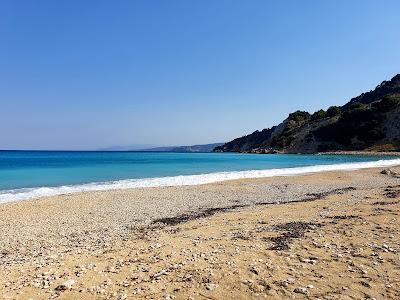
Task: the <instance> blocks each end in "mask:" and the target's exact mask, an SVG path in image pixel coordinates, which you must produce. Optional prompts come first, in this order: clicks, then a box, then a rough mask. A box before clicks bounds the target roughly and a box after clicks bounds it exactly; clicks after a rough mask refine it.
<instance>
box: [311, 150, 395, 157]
mask: <svg viewBox="0 0 400 300" xmlns="http://www.w3.org/2000/svg"><path fill="white" fill-rule="evenodd" d="M317 154H318V155H364V156H400V152H395V151H393V152H376V151H328V152H318V153H317Z"/></svg>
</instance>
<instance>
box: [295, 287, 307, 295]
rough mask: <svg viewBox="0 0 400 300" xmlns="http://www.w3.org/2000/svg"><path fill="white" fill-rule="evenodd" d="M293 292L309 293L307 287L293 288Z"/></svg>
mask: <svg viewBox="0 0 400 300" xmlns="http://www.w3.org/2000/svg"><path fill="white" fill-rule="evenodd" d="M293 292H295V293H298V294H304V295H305V294H307V289H306V288H303V287H297V288H295V289H294V290H293Z"/></svg>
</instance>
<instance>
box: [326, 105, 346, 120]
mask: <svg viewBox="0 0 400 300" xmlns="http://www.w3.org/2000/svg"><path fill="white" fill-rule="evenodd" d="M341 112H342V109H341V108H340V107H339V106H331V107H329V108H328V110H327V111H326V116H327V117H328V118H332V117H335V116H338V115H340V113H341Z"/></svg>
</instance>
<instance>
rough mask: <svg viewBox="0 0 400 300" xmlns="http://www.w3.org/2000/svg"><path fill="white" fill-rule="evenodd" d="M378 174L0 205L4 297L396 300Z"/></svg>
mask: <svg viewBox="0 0 400 300" xmlns="http://www.w3.org/2000/svg"><path fill="white" fill-rule="evenodd" d="M391 170H393V172H394V173H388V174H381V171H382V168H374V169H366V170H358V171H337V172H324V173H316V174H310V175H302V176H294V177H272V178H264V179H246V180H235V181H226V182H221V183H214V184H207V185H199V186H182V187H163V188H143V189H130V190H113V191H99V192H87V193H77V194H70V195H61V196H55V197H47V198H41V199H34V200H27V201H19V202H12V203H5V204H2V205H0V228H1V231H0V297H1V298H3V299H49V298H58V299H293V298H295V299H307V298H308V299H399V298H400V281H399V279H398V278H400V254H399V253H400V235H399V229H400V221H399V217H398V215H399V212H400V206H399V204H400V178H399V177H398V175H396V174H395V173H399V172H400V168H399V167H394V168H391Z"/></svg>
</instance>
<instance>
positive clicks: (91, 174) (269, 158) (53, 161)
mask: <svg viewBox="0 0 400 300" xmlns="http://www.w3.org/2000/svg"><path fill="white" fill-rule="evenodd" d="M380 160H385V162H383V164H384V165H386V164H389V165H391V164H400V159H398V158H397V159H395V158H394V157H387V156H386V157H379V156H353V155H290V154H275V155H258V154H237V153H166V152H78V151H64V152H61V151H0V202H5V201H10V200H18V199H27V198H32V197H38V196H46V195H57V194H61V193H68V192H77V191H85V190H104V189H113V188H114V189H115V188H125V187H147V186H171V185H189V184H202V183H208V182H216V181H221V180H226V179H237V178H251V177H268V176H276V175H295V174H302V173H307V172H316V171H322V170H328V169H330V168H331V167H330V166H328V165H335V167H334V169H338V168H339V169H346V168H359V167H364V166H367V165H368V166H370V167H372V166H375V165H382V162H380ZM388 160H391V161H390V162H389V161H388ZM365 162H372V163H369V164H367V165H365V164H363V163H365ZM338 164H340V166H338ZM311 166H312V167H311ZM315 166H317V167H315ZM323 166H324V167H323ZM304 167H306V168H304ZM307 167H308V168H307ZM287 168H289V169H287ZM257 170H263V171H262V172H260V171H257ZM242 171H246V172H242ZM248 171H251V172H248ZM182 175H185V176H182ZM186 175H201V176H186Z"/></svg>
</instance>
